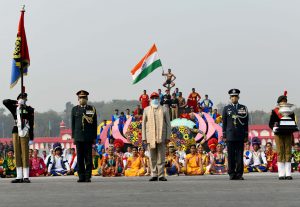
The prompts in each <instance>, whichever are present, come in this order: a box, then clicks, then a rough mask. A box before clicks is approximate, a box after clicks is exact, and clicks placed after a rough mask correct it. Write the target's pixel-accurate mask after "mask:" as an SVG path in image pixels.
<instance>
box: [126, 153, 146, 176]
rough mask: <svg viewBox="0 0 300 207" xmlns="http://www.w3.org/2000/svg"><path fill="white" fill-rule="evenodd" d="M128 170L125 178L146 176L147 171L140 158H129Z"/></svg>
mask: <svg viewBox="0 0 300 207" xmlns="http://www.w3.org/2000/svg"><path fill="white" fill-rule="evenodd" d="M127 165H128V168H127V169H126V170H125V176H127V177H134V176H143V175H145V169H144V166H143V161H142V158H140V157H129V158H128V160H127Z"/></svg>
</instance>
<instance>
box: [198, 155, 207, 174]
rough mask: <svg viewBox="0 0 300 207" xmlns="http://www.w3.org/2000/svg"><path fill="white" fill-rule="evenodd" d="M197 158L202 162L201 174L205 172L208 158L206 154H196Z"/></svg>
mask: <svg viewBox="0 0 300 207" xmlns="http://www.w3.org/2000/svg"><path fill="white" fill-rule="evenodd" d="M198 156H199V158H200V159H201V161H202V169H203V172H206V166H208V164H209V161H208V156H207V155H206V154H198Z"/></svg>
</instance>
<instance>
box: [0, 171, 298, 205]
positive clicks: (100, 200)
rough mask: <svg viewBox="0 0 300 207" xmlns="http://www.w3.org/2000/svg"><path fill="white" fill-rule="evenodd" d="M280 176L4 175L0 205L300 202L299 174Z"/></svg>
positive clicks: (0, 190) (0, 181) (289, 203)
mask: <svg viewBox="0 0 300 207" xmlns="http://www.w3.org/2000/svg"><path fill="white" fill-rule="evenodd" d="M293 176H294V180H293V181H279V180H278V179H277V175H276V174H270V173H267V174H248V175H245V179H246V180H244V181H229V180H228V176H197V177H188V176H179V177H177V176H176V177H168V179H169V181H168V182H155V183H149V182H148V179H149V178H148V177H141V178H125V177H120V178H102V177H94V178H93V179H92V183H76V180H77V178H76V177H56V178H54V177H44V178H33V179H32V183H30V184H11V183H10V179H0V207H6V206H9V207H13V206H22V207H27V206H30V207H36V206H51V207H56V206H60V207H68V206H70V207H77V206H78V207H79V206H80V207H88V206H95V207H96V206H97V207H98V206H101V207H102V206H122V207H123V206H124V207H127V206H130V207H135V206H138V207H146V206H158V207H160V206H171V207H175V206H180V207H187V206H199V207H200V206H201V207H204V206H222V207H224V206H230V207H234V206H243V207H244V206H245V207H246V206H263V207H268V206H272V207H276V206H281V207H290V206H297V207H298V206H299V205H300V174H294V175H293Z"/></svg>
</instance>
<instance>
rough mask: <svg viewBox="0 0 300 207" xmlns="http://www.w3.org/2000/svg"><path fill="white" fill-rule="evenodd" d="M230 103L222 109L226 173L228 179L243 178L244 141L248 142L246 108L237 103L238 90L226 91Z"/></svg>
mask: <svg viewBox="0 0 300 207" xmlns="http://www.w3.org/2000/svg"><path fill="white" fill-rule="evenodd" d="M228 94H229V96H230V101H231V104H229V105H227V106H225V107H224V110H223V116H222V119H223V139H224V141H226V143H227V150H228V174H229V177H230V180H244V178H243V172H244V163H243V152H244V142H248V109H247V107H246V106H244V105H242V104H239V102H238V101H239V94H240V90H238V89H231V90H230V91H229V92H228Z"/></svg>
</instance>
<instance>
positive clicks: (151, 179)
mask: <svg viewBox="0 0 300 207" xmlns="http://www.w3.org/2000/svg"><path fill="white" fill-rule="evenodd" d="M149 181H150V182H151V181H158V178H157V177H152V178H150V179H149Z"/></svg>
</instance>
